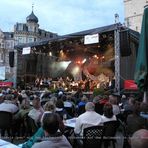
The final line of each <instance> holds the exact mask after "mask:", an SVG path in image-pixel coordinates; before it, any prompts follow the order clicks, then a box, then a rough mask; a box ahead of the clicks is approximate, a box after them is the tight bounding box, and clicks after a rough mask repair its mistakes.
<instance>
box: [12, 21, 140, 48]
mask: <svg viewBox="0 0 148 148" xmlns="http://www.w3.org/2000/svg"><path fill="white" fill-rule="evenodd" d="M118 28H119V29H120V30H121V31H122V30H129V33H130V37H131V38H132V39H134V40H135V41H136V42H139V33H138V32H136V31H134V30H131V29H129V28H127V27H125V26H123V25H122V24H121V23H117V24H112V25H108V26H103V27H99V28H94V29H89V30H85V31H80V32H76V33H71V34H67V35H62V36H58V37H55V38H52V39H51V38H45V39H43V40H41V41H37V42H32V43H25V44H20V45H17V46H15V49H22V48H24V47H37V46H44V45H46V44H49V43H52V42H60V41H64V40H67V39H74V38H79V37H84V36H85V35H92V34H97V33H105V32H110V31H114V30H116V29H118Z"/></svg>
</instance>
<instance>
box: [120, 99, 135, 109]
mask: <svg viewBox="0 0 148 148" xmlns="http://www.w3.org/2000/svg"><path fill="white" fill-rule="evenodd" d="M135 103H136V99H135V98H134V97H129V98H128V102H127V103H126V104H125V105H124V106H123V109H124V111H128V112H132V111H133V109H134V104H135Z"/></svg>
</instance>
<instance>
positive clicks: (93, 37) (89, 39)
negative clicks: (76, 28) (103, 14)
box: [84, 34, 99, 44]
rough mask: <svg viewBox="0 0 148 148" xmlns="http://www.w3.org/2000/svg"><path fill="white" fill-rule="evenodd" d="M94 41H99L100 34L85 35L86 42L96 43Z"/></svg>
mask: <svg viewBox="0 0 148 148" xmlns="http://www.w3.org/2000/svg"><path fill="white" fill-rule="evenodd" d="M94 43H99V34H93V35H85V36H84V44H94Z"/></svg>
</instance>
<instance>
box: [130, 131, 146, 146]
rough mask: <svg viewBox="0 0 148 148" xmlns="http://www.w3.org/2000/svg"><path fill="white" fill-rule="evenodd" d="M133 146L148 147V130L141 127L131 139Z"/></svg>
mask: <svg viewBox="0 0 148 148" xmlns="http://www.w3.org/2000/svg"><path fill="white" fill-rule="evenodd" d="M130 143H131V148H147V147H148V130H146V129H140V130H138V131H136V132H135V133H134V134H133V136H132V137H131V139H130Z"/></svg>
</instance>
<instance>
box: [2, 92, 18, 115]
mask: <svg viewBox="0 0 148 148" xmlns="http://www.w3.org/2000/svg"><path fill="white" fill-rule="evenodd" d="M18 110H19V106H18V104H17V98H16V97H15V96H14V95H12V94H7V95H6V96H5V100H4V102H2V103H1V104H0V111H6V112H10V113H12V114H15V113H16V112H18Z"/></svg>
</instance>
